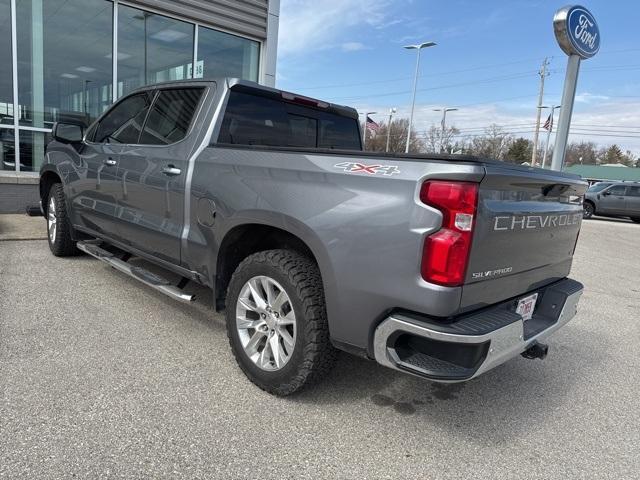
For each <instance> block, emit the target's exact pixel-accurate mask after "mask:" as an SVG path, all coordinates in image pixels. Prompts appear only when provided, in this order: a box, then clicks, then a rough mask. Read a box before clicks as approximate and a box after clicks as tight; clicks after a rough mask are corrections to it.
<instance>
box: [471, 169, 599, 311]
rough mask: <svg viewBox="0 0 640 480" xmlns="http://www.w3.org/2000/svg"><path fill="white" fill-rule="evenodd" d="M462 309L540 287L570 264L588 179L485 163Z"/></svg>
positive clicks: (557, 278) (564, 271)
mask: <svg viewBox="0 0 640 480" xmlns="http://www.w3.org/2000/svg"><path fill="white" fill-rule="evenodd" d="M485 168H486V176H485V177H484V179H483V180H482V182H481V184H480V190H479V195H478V211H477V216H476V225H475V228H474V236H473V243H472V248H471V254H470V258H469V264H468V269H467V274H466V281H465V285H464V287H463V292H462V299H461V305H460V307H461V309H462V310H463V311H466V310H472V309H475V308H479V307H482V306H484V305H489V304H492V303H496V302H499V301H502V300H505V299H508V298H511V297H515V296H517V295H521V294H523V293H525V292H528V291H531V290H534V289H536V288H539V287H542V286H544V285H547V284H549V283H552V282H554V281H557V280H559V279H561V278H564V277H566V276H567V275H568V274H569V271H570V269H571V262H572V258H573V251H574V249H575V245H576V241H577V238H578V234H579V232H580V226H581V223H582V204H581V199H580V197H581V196H582V195H583V194H584V192H585V190H586V188H587V184H586V183H585V182H583V181H581V180H579V179H578V178H577V177H575V176H572V175H567V174H563V173H559V172H555V171H548V170H541V169H533V168H525V167H514V166H506V165H505V166H502V165H497V164H486V165H485Z"/></svg>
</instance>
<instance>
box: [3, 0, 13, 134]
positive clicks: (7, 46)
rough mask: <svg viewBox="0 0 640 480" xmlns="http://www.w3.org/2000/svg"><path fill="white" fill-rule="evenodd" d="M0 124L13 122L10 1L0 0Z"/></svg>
mask: <svg viewBox="0 0 640 480" xmlns="http://www.w3.org/2000/svg"><path fill="white" fill-rule="evenodd" d="M0 65H2V69H0V124H7V125H12V124H13V75H12V73H11V70H12V68H11V2H10V0H0ZM1 133H3V132H0V134H1Z"/></svg>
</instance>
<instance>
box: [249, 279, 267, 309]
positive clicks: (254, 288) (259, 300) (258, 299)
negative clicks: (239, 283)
mask: <svg viewBox="0 0 640 480" xmlns="http://www.w3.org/2000/svg"><path fill="white" fill-rule="evenodd" d="M248 285H249V290H251V296H252V297H253V302H254V303H255V304H256V307H258V308H259V309H260V310H264V309H265V308H267V302H266V301H265V299H264V298H263V297H262V295H261V294H260V293H259V291H260V289H259V288H258V284H257V282H256V279H254V278H252V279H251V280H249V283H248Z"/></svg>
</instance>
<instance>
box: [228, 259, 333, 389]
mask: <svg viewBox="0 0 640 480" xmlns="http://www.w3.org/2000/svg"><path fill="white" fill-rule="evenodd" d="M256 276H266V277H269V278H270V279H272V280H275V281H276V282H278V283H279V284H280V285H281V286H282V288H283V289H284V291H285V292H286V294H287V295H288V297H289V299H290V306H291V307H292V310H293V312H294V314H295V317H296V320H295V323H296V338H295V343H294V347H293V351H292V353H291V354H290V358H289V360H288V361H287V363H286V364H284V366H282V367H281V368H280V369H279V370H275V371H267V370H264V369H262V368H260V367H259V366H258V365H257V364H256V363H254V361H252V360H251V358H250V357H249V355H248V354H247V353H246V352H245V350H244V348H243V346H242V343H241V340H240V334H239V332H238V328H237V325H236V306H237V302H238V298H239V296H240V294H241V290H242V288H243V287H244V286H245V285H246V284H247V282H248V281H249V280H250V279H252V278H254V277H256ZM226 323H227V335H228V337H229V343H230V344H231V349H232V351H233V354H234V356H235V358H236V361H237V363H238V365H239V366H240V368H241V369H242V371H243V372H244V373H245V375H246V376H247V377H248V378H249V380H251V381H252V382H253V383H254V384H256V385H257V386H258V387H260V388H261V389H263V390H265V391H267V392H269V393H271V394H274V395H279V396H285V395H290V394H292V393H294V392H297V391H298V390H300V389H302V388H303V387H305V386H307V385H310V384H312V383H315V382H317V381H318V380H320V379H321V378H322V377H323V376H324V375H325V374H327V373H328V372H329V371H330V370H331V368H332V367H333V365H334V363H335V360H336V357H337V350H336V349H335V348H334V347H333V345H331V342H330V340H329V327H328V323H327V313H326V308H325V302H324V292H323V288H322V279H321V277H320V271H319V270H318V267H317V265H316V264H315V262H313V261H312V260H311V259H309V258H307V257H305V256H303V255H301V254H299V253H297V252H294V251H291V250H268V251H264V252H258V253H255V254H253V255H250V256H249V257H247V258H246V259H245V260H244V261H243V262H242V263H240V265H239V266H238V268H237V269H236V271H235V272H234V273H233V276H232V277H231V282H230V283H229V288H228V290H227V298H226ZM254 333H255V332H254ZM265 340H266V339H265ZM264 348H265V347H264V346H263V349H264Z"/></svg>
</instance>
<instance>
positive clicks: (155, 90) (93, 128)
mask: <svg viewBox="0 0 640 480" xmlns="http://www.w3.org/2000/svg"><path fill="white" fill-rule="evenodd" d="M211 87H212V86H211V85H166V86H163V87H157V86H156V87H151V88H149V87H145V88H142V89H138V90H134V91H132V92H129V93H128V94H126V95H125V96H123V97H121V98H119V99H118V101H117V102H115V103H114V104H113V105H111V106H110V107H109V108H108V109H107V111H105V112H104V113H103V114H102V115H100V117H98V118H97V119H96V120H95V121H94V122H93V123H92V124H91V125H89V127H87V130H86V132H87V133H85V136H84V139H83V141H84V143H86V144H87V145H107V143H106V142H95V141H94V140H93V139H91V140H89V138H88V137H89V134H92V135H94V138H95V133H96V132H97V130H98V128H99V124H100V122H101V121H102V120H103V119H104V118H105V117H106V116H107V115H108V114H109V113H110V112H111V111H112V110H113V109H115V108H116V107H117V106H118V105H119V104H120V103H122V102H124V101H125V100H127V99H128V98H130V97H133V96H135V95H140V94H141V93H147V94H149V95H150V96H151V103H150V104H149V109H148V110H147V114H146V115H145V117H144V121H143V122H142V127H141V129H140V134H139V135H138V143H117V144H114V145H130V146H140V147H161V148H166V147H171V146H173V145H177V144H179V143H181V142H184V141H185V140H186V139H187V137H188V136H189V135H191V133H192V131H193V128H194V125H195V119H196V118H197V117H198V116H199V115H200V112H201V110H202V106H203V105H204V101H205V98H206V97H207V95H208V93H209V91H210V90H211ZM193 88H195V89H200V90H202V95H201V96H200V99H199V100H198V104H197V105H196V109H195V111H194V113H193V117H192V118H191V122H190V123H189V128H188V129H187V133H186V134H185V136H184V137H183V138H181V139H180V140H178V141H177V142H173V143H169V144H166V145H158V144H147V143H139V142H140V138H141V137H142V132H143V131H144V128H145V126H146V125H147V120H148V119H149V114H150V113H151V110H152V109H153V107H154V106H155V103H156V99H157V98H158V95H159V94H160V92H161V91H163V90H185V89H193Z"/></svg>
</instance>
